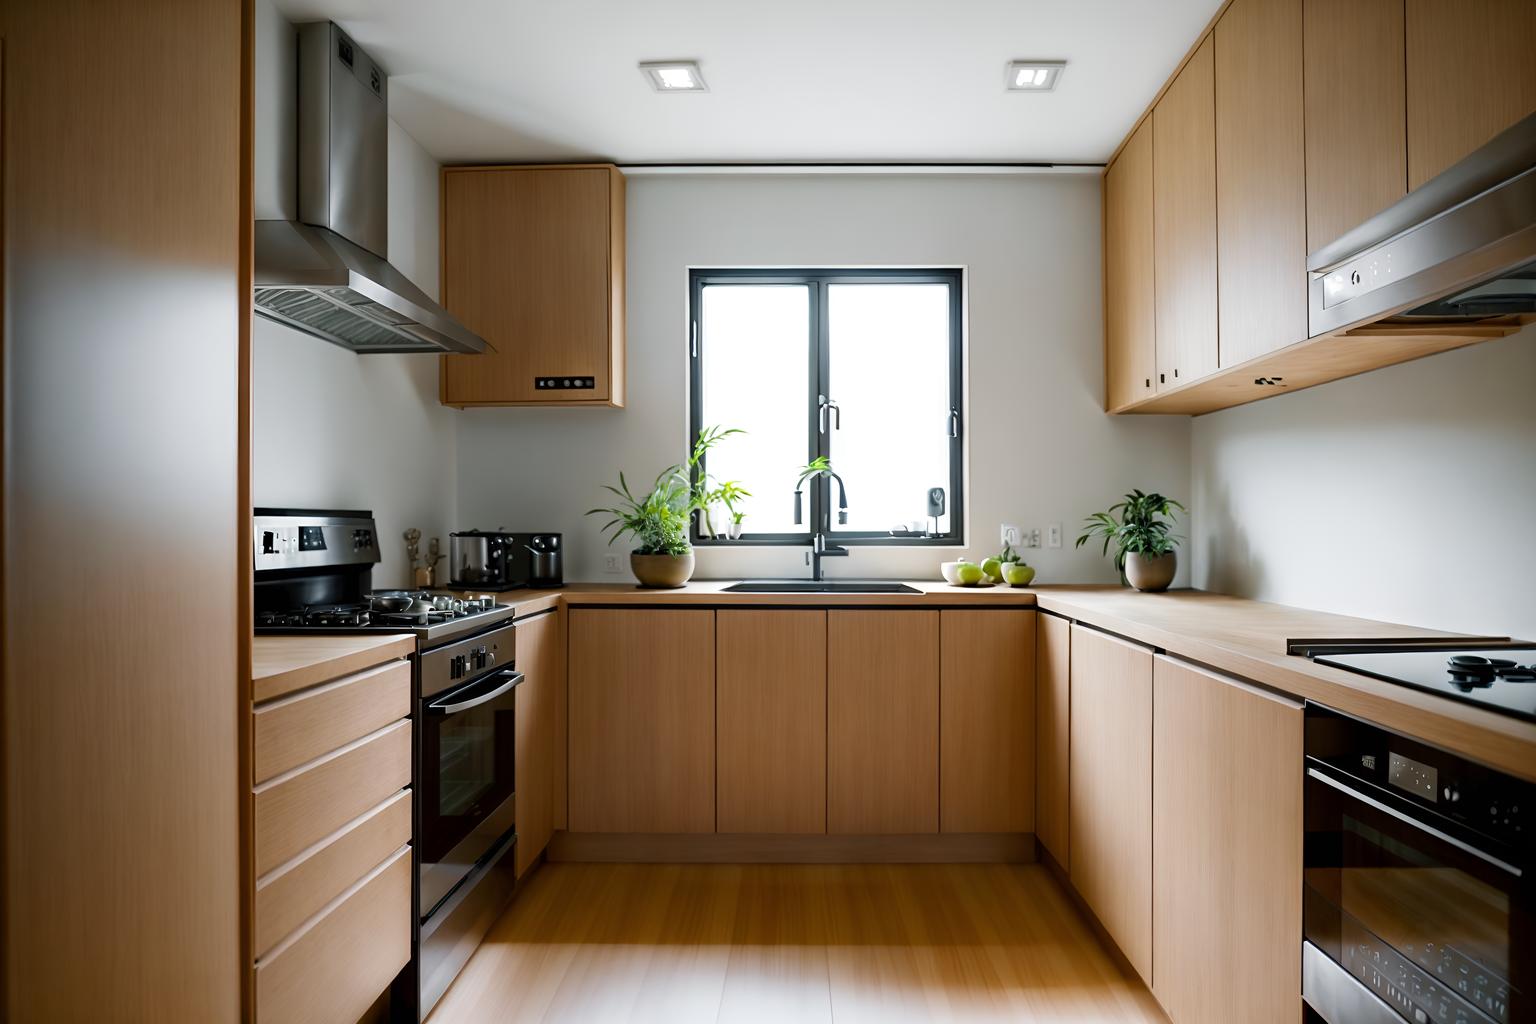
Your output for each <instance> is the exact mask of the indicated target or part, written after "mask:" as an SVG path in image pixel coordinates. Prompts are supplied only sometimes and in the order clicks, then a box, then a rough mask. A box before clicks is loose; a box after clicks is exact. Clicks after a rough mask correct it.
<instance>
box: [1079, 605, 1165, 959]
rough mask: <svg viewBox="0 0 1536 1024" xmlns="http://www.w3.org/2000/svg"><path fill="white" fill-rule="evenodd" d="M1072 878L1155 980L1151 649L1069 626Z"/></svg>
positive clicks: (1108, 927) (1129, 955) (1123, 948)
mask: <svg viewBox="0 0 1536 1024" xmlns="http://www.w3.org/2000/svg"><path fill="white" fill-rule="evenodd" d="M1071 745H1072V749H1071V769H1070V777H1069V780H1068V783H1069V786H1070V794H1071V798H1070V805H1069V808H1068V816H1069V825H1068V828H1069V829H1070V831H1071V835H1072V842H1071V846H1070V851H1069V852H1070V860H1069V864H1070V868H1069V874H1070V875H1071V878H1072V885H1073V887H1074V888H1076V889H1077V891H1078V893H1079V894H1080V895H1081V896H1082V897H1083V900H1084V901H1085V902H1086V903H1087V904H1088V906H1089V907H1090V908H1092V910H1093V912H1094V914H1095V915H1096V916H1097V917H1098V919H1099V921H1100V923H1101V924H1103V925H1104V928H1105V930H1107V931H1108V932H1109V934H1110V936H1111V937H1112V938H1113V939H1114V940H1115V943H1116V945H1118V946H1119V947H1120V951H1121V952H1123V953H1124V954H1125V956H1126V959H1127V960H1129V961H1130V962H1131V966H1133V967H1134V968H1136V973H1138V974H1140V975H1141V977H1142V979H1143V980H1144V981H1147V982H1150V981H1151V980H1152V970H1153V958H1152V652H1151V651H1150V650H1149V649H1147V648H1145V647H1142V646H1140V645H1138V644H1133V643H1128V642H1127V641H1124V640H1120V639H1117V638H1115V637H1112V636H1109V635H1108V634H1106V633H1100V632H1098V631H1097V630H1092V629H1086V628H1084V627H1083V626H1073V627H1072V737H1071Z"/></svg>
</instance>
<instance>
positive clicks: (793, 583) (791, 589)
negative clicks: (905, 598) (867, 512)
mask: <svg viewBox="0 0 1536 1024" xmlns="http://www.w3.org/2000/svg"><path fill="white" fill-rule="evenodd" d="M724 593H727V594H921V593H922V591H921V590H918V589H917V588H916V587H909V586H907V585H906V584H905V583H881V582H871V581H869V580H822V581H821V582H819V583H818V582H815V581H814V580H748V581H746V582H745V583H733V584H731V585H730V586H728V587H726V588H725V590H724Z"/></svg>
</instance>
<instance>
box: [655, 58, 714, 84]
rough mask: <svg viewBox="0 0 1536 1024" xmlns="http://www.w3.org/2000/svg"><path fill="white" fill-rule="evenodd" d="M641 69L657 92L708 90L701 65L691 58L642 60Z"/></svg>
mask: <svg viewBox="0 0 1536 1024" xmlns="http://www.w3.org/2000/svg"><path fill="white" fill-rule="evenodd" d="M640 70H641V71H643V72H645V77H646V78H647V79H649V80H650V83H651V88H652V89H655V90H656V91H657V92H708V91H709V86H707V85H705V84H704V76H703V75H701V74H699V65H698V63H697V62H696V61H691V60H648V61H642V62H641V64H640Z"/></svg>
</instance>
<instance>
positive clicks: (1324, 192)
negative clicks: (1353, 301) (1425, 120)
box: [1301, 0, 1408, 252]
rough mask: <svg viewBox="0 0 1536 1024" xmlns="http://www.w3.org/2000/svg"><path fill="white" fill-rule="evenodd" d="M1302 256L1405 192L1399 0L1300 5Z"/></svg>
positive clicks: (1310, 0)
mask: <svg viewBox="0 0 1536 1024" xmlns="http://www.w3.org/2000/svg"><path fill="white" fill-rule="evenodd" d="M1302 25H1303V26H1304V30H1305V34H1306V38H1305V41H1304V45H1303V47H1302V52H1303V53H1304V54H1305V55H1306V62H1305V65H1304V67H1303V70H1302V76H1301V80H1302V89H1303V91H1304V93H1305V98H1306V102H1305V117H1304V118H1303V120H1304V122H1305V125H1306V137H1307V251H1308V252H1312V251H1314V250H1317V249H1320V248H1322V247H1323V246H1325V245H1327V244H1328V243H1329V242H1331V241H1333V240H1334V239H1335V238H1338V237H1339V236H1340V235H1342V234H1343V233H1344V232H1346V231H1348V230H1349V229H1350V228H1353V227H1355V226H1356V225H1358V224H1360V223H1362V222H1363V221H1365V220H1366V219H1367V218H1369V217H1370V216H1372V215H1373V214H1375V213H1377V212H1378V211H1380V210H1382V209H1383V208H1385V207H1387V206H1390V205H1391V204H1392V203H1394V202H1396V201H1397V200H1399V199H1401V198H1402V197H1403V195H1404V193H1406V192H1407V189H1408V143H1407V135H1406V132H1405V128H1404V123H1403V120H1404V117H1405V116H1406V115H1405V114H1404V113H1403V104H1404V97H1405V96H1406V91H1405V88H1404V84H1403V74H1404V72H1403V0H1305V3H1304V6H1303V11H1302Z"/></svg>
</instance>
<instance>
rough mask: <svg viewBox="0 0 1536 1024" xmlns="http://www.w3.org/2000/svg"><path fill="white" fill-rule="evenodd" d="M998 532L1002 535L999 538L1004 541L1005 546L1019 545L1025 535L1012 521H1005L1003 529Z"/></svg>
mask: <svg viewBox="0 0 1536 1024" xmlns="http://www.w3.org/2000/svg"><path fill="white" fill-rule="evenodd" d="M998 532H999V533H1000V534H1001V535H1002V536H1001V537H999V538H998V539H999V540H1000V541H1002V543H1003V545H1004V546H1005V547H1006V546H1007V545H1010V544H1011V545H1013V546H1014V547H1018V546H1019V540H1020V538H1021V537H1022V536H1023V534H1022V533H1020V531H1019V528H1018V527H1017V526H1015V525H1013V524H1012V523H1004V524H1003V525H1002V529H1001V530H999V531H998Z"/></svg>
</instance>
